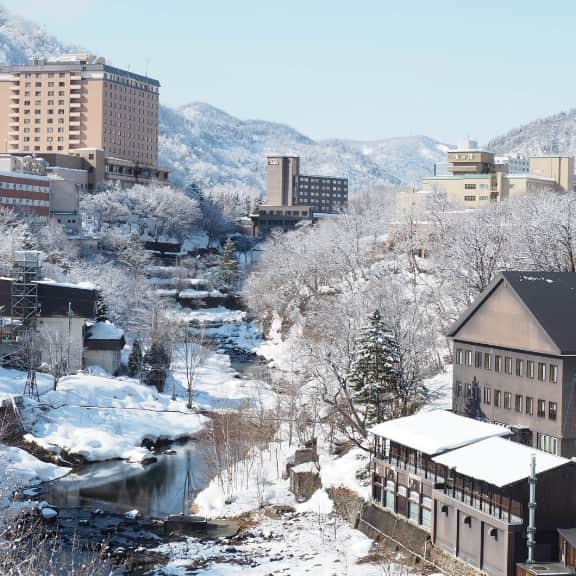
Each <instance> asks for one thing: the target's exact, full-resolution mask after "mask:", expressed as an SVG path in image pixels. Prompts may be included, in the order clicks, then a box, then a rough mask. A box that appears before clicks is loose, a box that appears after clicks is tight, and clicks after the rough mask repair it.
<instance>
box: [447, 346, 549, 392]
mask: <svg viewBox="0 0 576 576" xmlns="http://www.w3.org/2000/svg"><path fill="white" fill-rule="evenodd" d="M455 362H456V364H457V365H458V366H469V367H472V366H474V368H483V369H484V370H494V372H502V373H504V374H512V373H514V374H515V375H516V376H518V377H520V378H523V377H524V376H526V377H527V378H530V379H532V380H533V379H534V378H535V376H536V375H537V376H538V380H540V381H542V382H544V381H546V372H547V371H548V380H549V381H550V382H554V383H556V382H558V365H557V364H552V363H551V364H547V363H546V362H538V363H536V362H535V361H534V360H523V359H522V358H516V359H514V358H512V357H511V356H501V355H499V354H494V355H492V353H491V352H484V353H482V352H473V351H472V350H468V349H466V350H464V349H462V348H456V354H455ZM536 364H538V366H537V368H536Z"/></svg>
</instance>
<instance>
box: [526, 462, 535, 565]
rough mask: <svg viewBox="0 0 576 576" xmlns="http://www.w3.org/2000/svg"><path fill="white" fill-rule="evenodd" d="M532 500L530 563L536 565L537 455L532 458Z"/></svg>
mask: <svg viewBox="0 0 576 576" xmlns="http://www.w3.org/2000/svg"><path fill="white" fill-rule="evenodd" d="M528 482H529V484H530V500H529V502H528V530H527V531H528V561H527V564H534V548H535V547H536V455H535V454H532V456H531V457H530V478H529V480H528Z"/></svg>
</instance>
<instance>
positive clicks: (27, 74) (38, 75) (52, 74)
mask: <svg viewBox="0 0 576 576" xmlns="http://www.w3.org/2000/svg"><path fill="white" fill-rule="evenodd" d="M55 74H56V73H55V72H48V74H47V76H48V78H54V77H55ZM18 75H19V76H24V78H32V72H21V73H20V74H18ZM34 77H35V78H41V77H42V74H41V73H40V72H36V73H35V74H34ZM65 77H66V72H58V78H65Z"/></svg>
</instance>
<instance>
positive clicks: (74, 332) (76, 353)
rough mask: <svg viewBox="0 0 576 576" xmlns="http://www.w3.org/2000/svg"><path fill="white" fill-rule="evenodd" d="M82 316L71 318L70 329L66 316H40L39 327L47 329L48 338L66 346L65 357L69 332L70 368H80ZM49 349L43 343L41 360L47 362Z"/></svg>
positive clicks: (82, 342)
mask: <svg viewBox="0 0 576 576" xmlns="http://www.w3.org/2000/svg"><path fill="white" fill-rule="evenodd" d="M84 323H85V319H84V318H72V319H71V321H70V331H68V317H56V318H41V319H40V320H39V329H40V330H48V332H49V339H50V340H52V341H53V342H56V343H58V344H59V345H62V346H66V352H65V353H64V356H65V357H67V342H68V334H70V366H69V369H70V370H74V371H76V370H81V369H82V348H83V344H84V335H83V331H84V330H83V329H84ZM49 360H50V351H49V350H48V347H47V346H46V345H44V346H43V347H42V350H41V361H42V362H49Z"/></svg>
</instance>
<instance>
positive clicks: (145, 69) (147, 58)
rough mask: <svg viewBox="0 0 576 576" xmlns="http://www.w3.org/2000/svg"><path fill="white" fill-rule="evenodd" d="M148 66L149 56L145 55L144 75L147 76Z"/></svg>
mask: <svg viewBox="0 0 576 576" xmlns="http://www.w3.org/2000/svg"><path fill="white" fill-rule="evenodd" d="M149 67H150V57H149V56H147V57H146V66H145V68H144V76H146V77H148V68H149Z"/></svg>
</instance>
